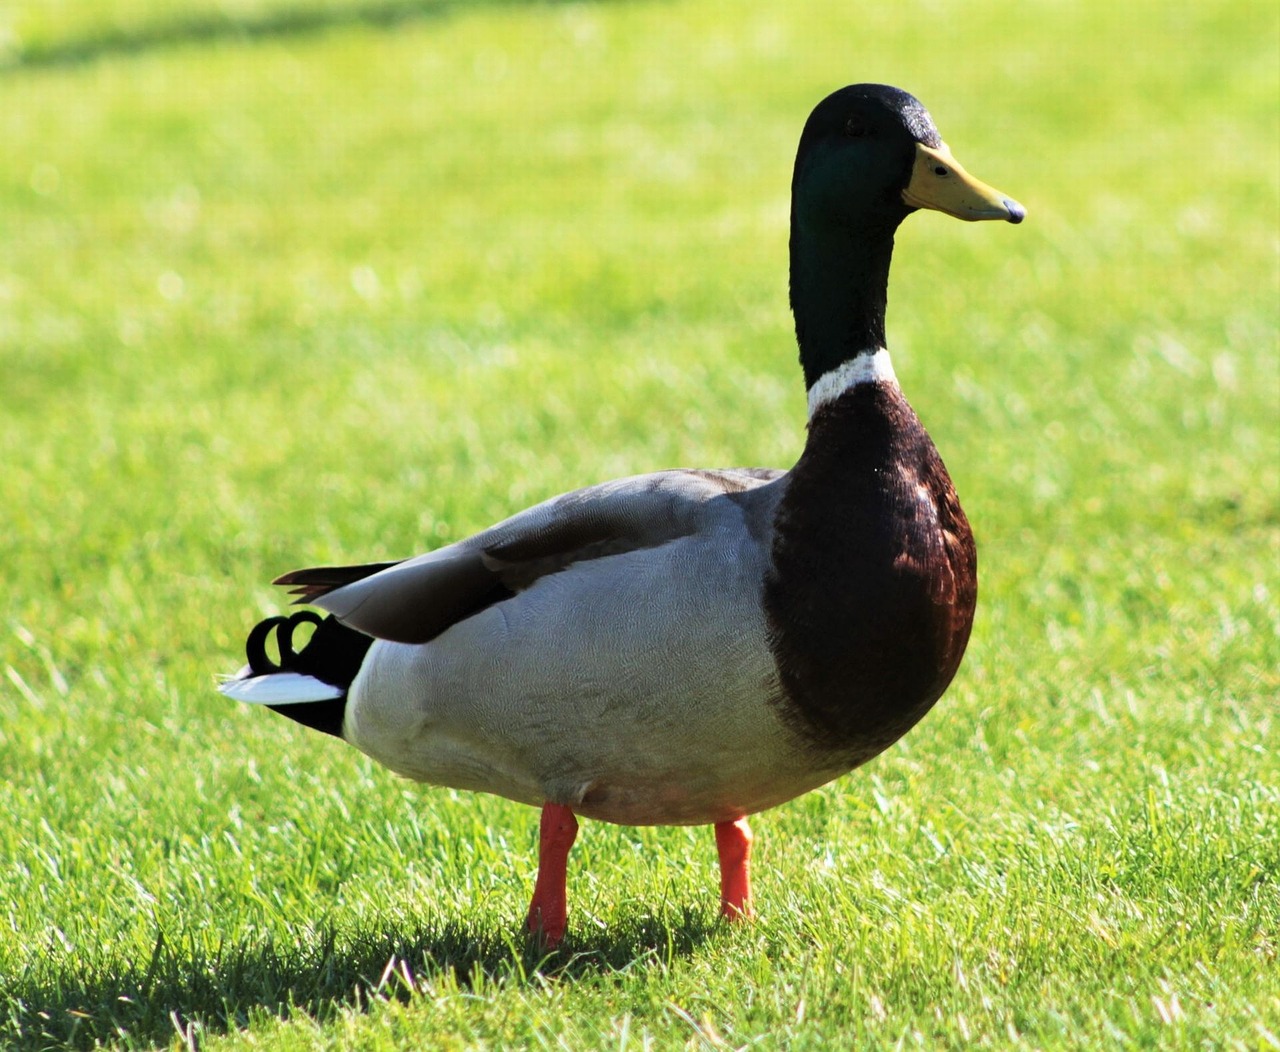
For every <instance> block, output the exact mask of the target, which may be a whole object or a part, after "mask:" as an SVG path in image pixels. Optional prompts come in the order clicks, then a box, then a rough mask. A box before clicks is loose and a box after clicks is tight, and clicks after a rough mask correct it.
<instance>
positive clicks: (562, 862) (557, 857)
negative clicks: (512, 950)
mask: <svg viewBox="0 0 1280 1052" xmlns="http://www.w3.org/2000/svg"><path fill="white" fill-rule="evenodd" d="M577 836H578V820H577V819H576V818H575V817H574V815H573V812H572V811H571V810H569V808H567V807H565V806H564V805H563V804H552V803H545V804H543V805H542V820H541V822H540V823H539V825H538V879H537V881H536V882H535V883H534V885H533V901H532V902H531V903H529V919H528V925H529V930H530V931H531V932H533V933H534V934H535V935H539V934H540V935H541V936H542V939H543V941H544V942H545V943H546V944H547V945H548V946H555V945H556V944H557V943H558V942H559V941H560V940H561V939H562V938H564V929H565V926H566V925H567V923H568V919H569V903H568V894H567V892H566V889H565V883H566V881H567V879H568V864H569V849H570V848H571V847H573V842H574V840H575V839H576V838H577Z"/></svg>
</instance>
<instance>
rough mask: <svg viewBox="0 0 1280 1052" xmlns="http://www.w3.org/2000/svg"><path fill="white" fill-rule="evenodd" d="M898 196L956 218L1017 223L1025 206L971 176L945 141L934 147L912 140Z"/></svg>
mask: <svg viewBox="0 0 1280 1052" xmlns="http://www.w3.org/2000/svg"><path fill="white" fill-rule="evenodd" d="M902 200H903V201H905V202H906V203H907V204H908V205H910V206H911V207H912V208H932V209H935V210H937V211H939V212H946V214H947V215H949V216H955V217H956V218H957V219H966V220H969V221H970V222H975V221H977V220H979V219H1003V220H1005V221H1006V222H1008V223H1021V222H1022V221H1023V220H1024V219H1025V218H1026V217H1027V210H1026V209H1025V208H1023V207H1022V205H1020V204H1018V202H1017V201H1015V200H1014V199H1013V198H1012V197H1007V196H1006V195H1004V194H1002V193H1001V192H1000V191H999V190H997V189H995V187H992V186H988V185H987V184H986V183H984V182H982V181H981V180H980V179H975V178H974V177H973V176H971V175H970V174H969V173H968V172H966V171H965V170H964V168H963V167H962V166H961V164H960V162H959V161H957V160H956V159H955V158H954V157H952V156H951V151H950V150H949V149H947V145H946V143H943V144H942V145H941V146H939V147H937V148H934V147H932V146H926V145H925V144H924V143H916V160H915V164H914V165H913V166H912V168H911V181H910V182H908V183H907V188H906V189H905V190H903V191H902Z"/></svg>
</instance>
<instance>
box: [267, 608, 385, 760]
mask: <svg viewBox="0 0 1280 1052" xmlns="http://www.w3.org/2000/svg"><path fill="white" fill-rule="evenodd" d="M302 624H310V625H313V626H315V631H314V632H313V633H312V634H311V638H310V639H309V640H307V643H306V645H305V646H304V647H303V648H302V649H301V650H297V649H295V647H294V642H293V634H294V631H295V630H296V629H297V627H298V626H299V625H302ZM273 631H274V632H275V637H276V649H277V650H278V651H279V653H280V657H279V660H278V661H272V660H271V658H270V657H268V656H267V641H268V640H269V639H270V638H271V634H272V632H273ZM372 643H373V639H372V638H371V637H370V636H367V635H365V634H364V633H363V632H357V631H356V630H355V629H354V628H348V627H347V626H346V625H344V624H342V622H340V621H339V620H338V619H337V618H335V617H332V616H330V617H324V618H322V617H321V616H320V615H319V614H317V613H315V612H314V611H311V610H300V611H298V612H297V613H295V614H290V615H288V616H278V617H268V618H266V619H265V620H263V621H259V622H258V624H256V625H255V626H254V627H253V630H252V631H251V632H250V633H249V638H248V639H247V640H246V641H245V656H246V657H247V658H248V660H249V673H250V675H253V676H267V675H271V674H272V673H276V672H295V673H297V674H299V675H303V676H312V677H314V678H315V679H318V680H321V681H323V682H325V683H328V684H330V685H331V686H334V687H338V688H340V689H341V690H342V692H343V694H342V697H340V698H332V699H329V700H326V701H305V702H298V703H294V704H291V705H270V706H268V708H271V709H274V710H275V711H276V712H278V713H280V714H281V715H282V716H288V717H289V718H290V719H291V720H297V722H299V723H301V724H303V725H304V726H307V727H311V728H312V729H313V730H317V731H322V732H324V733H325V734H332V735H334V736H335V737H339V738H341V737H342V719H343V715H344V713H345V710H346V705H347V696H346V691H347V689H348V688H349V687H350V686H351V683H352V681H353V680H354V679H355V678H356V674H357V673H359V671H360V666H361V665H362V664H364V656H365V654H366V653H367V652H368V650H369V646H370V644H372Z"/></svg>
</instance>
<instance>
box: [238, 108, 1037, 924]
mask: <svg viewBox="0 0 1280 1052" xmlns="http://www.w3.org/2000/svg"><path fill="white" fill-rule="evenodd" d="M791 193H792V204H791V307H792V311H793V313H794V315H795V329H796V338H797V341H798V343H799V348H800V362H801V364H802V366H803V368H804V380H805V386H806V388H807V389H808V401H809V424H808V432H809V433H808V439H807V442H806V444H805V448H804V452H803V453H802V454H801V456H800V459H799V460H798V461H797V463H796V464H795V466H794V467H793V468H792V469H791V470H790V471H781V470H774V469H767V468H766V469H760V468H736V469H727V470H697V471H695V470H684V471H679V470H677V471H661V472H658V473H656V474H652V475H640V476H636V477H633V478H625V479H619V480H617V481H613V482H605V483H601V484H599V485H594V486H589V487H587V488H585V489H580V490H576V491H574V492H572V493H566V494H564V495H562V496H558V497H553V498H552V499H550V500H548V501H546V502H544V503H542V504H538V505H537V506H535V507H532V508H529V509H528V510H526V511H522V512H520V513H519V514H517V515H515V516H513V517H512V518H509V519H507V520H506V521H504V522H501V523H499V524H498V525H496V526H494V527H492V528H491V529H488V530H485V531H484V532H483V533H480V534H477V535H476V536H474V537H470V538H468V539H466V540H462V541H459V542H457V543H456V544H451V545H448V546H447V547H444V548H440V549H437V550H436V551H432V552H429V553H427V554H426V555H419V556H417V557H416V558H411V559H406V560H404V561H402V562H394V563H372V564H366V565H360V566H341V567H321V568H313V569H306V570H295V571H293V572H292V573H287V574H285V575H284V576H283V577H280V578H278V579H277V580H276V582H275V583H276V584H280V585H287V586H290V587H291V588H292V589H293V594H294V595H295V596H296V602H298V603H305V604H310V605H313V606H316V607H319V608H320V609H321V610H323V611H325V612H326V615H327V616H323V617H322V616H321V615H320V614H317V613H315V612H313V611H309V610H304V611H301V612H298V613H295V614H293V615H292V616H289V617H285V616H280V617H272V618H268V619H267V620H265V621H263V622H261V623H260V624H259V625H257V627H255V628H254V629H253V631H252V632H251V633H250V635H249V640H248V644H247V651H248V659H249V661H248V665H247V666H246V667H245V668H243V669H242V670H241V671H240V672H239V673H238V674H237V675H236V676H235V677H234V678H233V679H230V680H229V681H227V682H225V683H223V684H222V685H221V688H220V689H221V690H222V693H224V694H226V695H227V696H229V697H232V698H235V699H237V700H239V701H244V702H252V703H259V704H263V705H266V706H267V707H269V708H272V709H275V710H276V711H277V712H280V713H282V714H284V715H285V716H289V717H291V718H293V719H295V720H297V721H298V722H300V723H303V724H306V725H307V726H310V727H313V728H315V729H317V730H320V731H324V732H327V733H329V734H332V735H335V736H337V737H340V738H343V739H345V740H346V741H348V742H350V743H351V744H352V745H354V746H355V747H356V748H358V749H360V750H361V751H363V752H365V753H367V754H368V755H369V756H371V757H373V758H374V759H375V760H377V761H378V762H379V763H382V764H384V765H385V766H387V767H389V768H390V769H391V770H392V771H395V772H397V773H399V774H401V775H404V776H406V777H408V778H412V779H416V780H418V781H421V782H428V783H431V784H434V785H443V786H451V787H454V788H458V789H469V790H477V791H480V792H487V793H496V794H498V795H500V796H504V797H508V798H510V799H512V800H518V801H520V802H522V803H526V804H531V805H533V806H535V807H539V808H541V811H542V817H541V825H540V847H539V863H538V865H539V868H538V876H537V880H536V882H535V887H534V892H533V899H532V902H531V904H530V907H529V912H528V917H527V924H528V927H529V928H530V930H531V931H533V932H535V933H539V934H540V935H541V937H542V938H543V939H544V940H545V942H546V943H547V944H550V945H554V944H555V943H557V942H558V941H559V940H560V939H561V938H562V936H563V934H564V931H565V925H566V916H567V907H566V890H565V883H566V865H567V858H568V854H569V848H570V846H571V845H572V844H573V841H574V838H575V836H576V834H577V828H578V826H577V817H576V816H586V817H589V818H593V819H599V820H601V821H605V822H616V823H622V824H626V825H661V824H708V825H713V826H714V827H715V838H716V846H717V850H718V852H719V859H720V876H721V879H720V906H721V912H722V913H723V914H724V916H726V917H728V918H729V919H736V918H740V917H745V916H747V915H749V914H750V913H751V891H750V884H749V880H748V856H749V853H750V847H751V839H752V837H751V830H750V828H749V826H748V824H747V816H748V815H752V814H754V813H756V812H758V811H763V810H766V809H767V808H771V807H776V806H777V805H779V804H781V803H784V802H785V801H787V800H790V799H792V798H793V797H796V796H799V795H800V794H802V793H805V792H808V791H809V790H811V789H815V788H817V787H818V786H821V785H823V784H825V783H827V782H829V781H831V780H832V779H834V778H836V777H838V776H840V775H842V774H844V773H846V772H847V771H850V770H852V769H853V768H855V767H857V766H858V765H859V764H862V763H865V762H866V761H867V760H869V759H871V758H872V757H873V756H875V755H876V754H878V753H880V752H881V751H883V750H884V749H885V748H887V747H888V746H889V745H891V744H892V743H893V742H895V741H897V739H898V738H899V737H901V736H902V735H903V734H905V733H906V732H907V731H908V730H909V729H910V728H911V727H912V726H913V725H914V724H915V723H916V722H917V721H918V720H919V719H920V718H921V717H922V716H924V714H925V713H926V712H928V711H929V709H930V707H931V706H932V705H933V704H934V702H936V701H937V700H938V698H939V697H940V696H941V695H942V693H943V691H944V690H945V689H946V688H947V686H948V684H949V683H950V682H951V679H952V677H953V676H954V675H955V672H956V669H957V667H958V666H959V664H960V659H961V656H962V655H963V653H964V649H965V645H966V643H967V642H968V638H969V629H970V626H971V624H972V622H973V613H974V605H975V601H976V597H977V559H976V553H975V549H974V542H973V535H972V533H971V532H970V529H969V523H968V521H967V520H966V519H965V515H964V512H963V511H962V510H961V508H960V502H959V501H958V500H957V498H956V493H955V489H954V488H953V486H952V484H951V479H950V478H949V477H948V475H947V471H946V468H945V467H944V466H943V463H942V460H941V459H940V457H939V456H938V452H937V450H936V449H935V448H934V444H933V442H932V441H931V440H930V438H929V436H928V434H927V433H926V432H925V429H924V427H923V426H922V425H921V423H920V421H919V419H918V418H917V417H916V414H915V413H914V412H913V411H912V409H911V407H910V406H909V405H908V404H907V401H906V399H905V398H904V397H903V394H902V391H901V390H900V388H899V386H898V381H897V379H896V378H895V376H894V371H893V366H892V364H891V363H890V360H889V354H888V351H887V350H886V349H885V331H884V316H885V300H886V289H887V285H888V279H889V261H890V257H891V255H892V252H893V238H894V232H895V231H896V229H897V227H898V224H899V223H901V222H902V221H903V219H905V218H906V217H907V216H908V215H909V214H910V213H911V212H913V211H915V210H917V209H921V208H929V209H936V210H938V211H941V212H945V213H947V214H948V215H952V216H956V217H958V218H960V219H967V220H979V219H1002V220H1006V221H1007V222H1010V223H1019V222H1021V221H1022V219H1023V218H1024V216H1025V214H1026V213H1025V211H1024V210H1023V208H1022V206H1021V205H1019V204H1017V203H1016V202H1015V201H1013V200H1011V199H1010V198H1008V197H1006V196H1005V195H1004V194H1002V193H999V192H997V191H996V190H994V189H992V188H991V187H989V186H987V185H985V184H984V183H981V182H979V181H978V180H976V179H974V178H972V177H971V176H969V175H968V174H967V173H966V172H965V170H964V169H963V168H962V167H961V166H960V165H959V164H958V163H957V162H956V160H955V158H953V157H952V156H951V153H950V151H949V150H948V148H947V147H946V145H944V143H943V141H942V139H941V138H940V137H939V135H938V131H937V129H936V128H935V127H934V123H933V120H932V119H931V118H930V116H929V114H928V112H926V110H925V109H924V107H923V106H922V105H921V104H920V103H919V102H918V101H917V100H916V99H915V98H914V97H913V96H911V95H909V94H907V93H906V92H905V91H901V90H899V89H897V88H892V87H887V86H885V85H878V84H856V85H852V86H850V87H846V88H842V89H841V90H839V91H836V92H835V93H833V94H831V95H829V96H828V97H827V98H826V99H824V100H823V101H822V102H820V103H819V104H818V106H817V107H816V108H815V109H814V111H813V113H812V114H811V115H810V117H809V119H808V122H807V123H806V124H805V127H804V132H803V134H802V135H801V137H800V145H799V150H798V152H797V155H796V162H795V172H794V176H793V179H792V184H791ZM304 624H307V625H310V626H312V627H311V628H310V629H309V631H310V632H311V637H310V639H309V641H307V643H306V645H305V646H302V647H301V648H298V647H297V646H295V643H294V640H293V635H294V632H295V630H297V628H298V627H299V626H300V625H304ZM272 635H274V636H275V640H276V650H277V652H278V655H279V656H278V658H275V659H272V658H271V657H269V656H268V650H267V644H268V640H269V638H270V637H271V636H272Z"/></svg>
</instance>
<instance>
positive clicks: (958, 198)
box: [791, 84, 1026, 386]
mask: <svg viewBox="0 0 1280 1052" xmlns="http://www.w3.org/2000/svg"><path fill="white" fill-rule="evenodd" d="M921 208H927V209H934V210H936V211H939V212H943V213H945V214H947V215H950V216H955V217H956V218H958V219H965V220H970V221H974V220H982V219H1003V220H1005V221H1006V222H1009V223H1020V222H1022V220H1023V219H1024V218H1025V217H1026V209H1024V208H1023V207H1022V206H1021V205H1020V204H1018V203H1017V202H1016V201H1014V200H1013V199H1012V198H1010V197H1009V196H1007V195H1006V194H1003V193H1001V192H1000V191H999V190H996V189H994V188H993V187H990V186H988V185H987V184H986V183H984V182H982V181H981V180H978V179H975V178H974V177H973V176H971V175H970V174H969V173H968V172H966V171H965V169H964V168H963V167H962V166H961V165H960V163H959V162H958V161H956V159H955V158H954V157H953V156H952V155H951V151H950V150H949V149H948V148H947V145H946V144H945V143H944V142H943V141H942V137H941V136H940V135H939V134H938V129H937V127H936V126H935V125H934V123H933V118H931V117H930V116H929V113H928V111H927V110H926V109H925V108H924V106H922V105H921V104H920V102H919V100H918V99H916V98H915V97H914V96H913V95H910V94H908V93H907V92H905V91H902V90H901V89H899V88H893V87H889V86H888V85H884V84H853V85H850V86H849V87H846V88H841V89H840V90H839V91H836V92H833V93H832V94H831V95H828V96H827V97H826V98H825V99H823V100H822V101H821V102H820V103H818V105H817V106H816V107H815V108H814V110H813V112H812V113H811V114H810V116H809V120H808V121H807V123H806V124H805V127H804V132H803V133H802V134H801V136H800V146H799V148H798V150H797V151H796V163H795V171H794V174H793V176H792V181H791V305H792V310H793V312H794V313H795V317H796V336H797V339H798V340H799V343H800V352H801V353H800V359H801V363H802V364H803V365H804V368H805V381H806V384H807V385H808V386H812V385H813V383H814V381H815V380H816V379H817V378H818V377H820V376H821V375H822V374H823V373H824V372H826V371H827V370H828V369H830V368H833V367H835V366H838V365H839V364H841V363H842V362H844V361H848V360H849V359H851V358H853V357H856V356H857V355H858V354H860V353H871V352H874V351H875V350H878V349H879V348H881V347H883V346H884V311H885V302H886V290H887V287H888V277H889V262H890V257H891V256H892V252H893V235H894V232H895V231H896V230H897V228H898V225H899V224H900V223H901V222H902V221H903V220H904V219H905V218H906V217H907V216H908V215H910V214H911V213H912V212H914V211H916V210H917V209H921Z"/></svg>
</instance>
